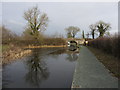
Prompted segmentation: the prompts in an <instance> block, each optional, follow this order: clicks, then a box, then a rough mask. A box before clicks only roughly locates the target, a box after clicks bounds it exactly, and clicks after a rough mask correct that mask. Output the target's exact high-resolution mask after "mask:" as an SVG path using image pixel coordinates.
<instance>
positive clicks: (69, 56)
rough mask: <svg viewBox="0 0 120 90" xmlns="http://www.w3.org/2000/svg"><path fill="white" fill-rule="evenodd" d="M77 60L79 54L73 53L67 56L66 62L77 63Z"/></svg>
mask: <svg viewBox="0 0 120 90" xmlns="http://www.w3.org/2000/svg"><path fill="white" fill-rule="evenodd" d="M77 59H78V54H77V53H75V52H72V53H68V54H67V57H66V60H69V61H76V60H77Z"/></svg>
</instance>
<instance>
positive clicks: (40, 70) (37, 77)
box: [26, 52, 49, 87]
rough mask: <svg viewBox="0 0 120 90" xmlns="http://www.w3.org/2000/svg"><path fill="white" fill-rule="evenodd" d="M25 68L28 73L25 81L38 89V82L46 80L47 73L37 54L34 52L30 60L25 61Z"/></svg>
mask: <svg viewBox="0 0 120 90" xmlns="http://www.w3.org/2000/svg"><path fill="white" fill-rule="evenodd" d="M27 66H28V68H29V72H28V73H27V74H26V81H27V82H29V83H30V84H32V85H34V86H37V87H39V84H40V82H41V81H42V80H45V79H47V78H48V76H49V72H48V70H47V67H46V64H45V62H44V61H43V60H42V59H41V57H40V55H39V53H38V52H34V53H33V55H32V56H31V58H30V60H27Z"/></svg>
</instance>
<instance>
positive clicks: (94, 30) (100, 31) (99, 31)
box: [65, 21, 111, 39]
mask: <svg viewBox="0 0 120 90" xmlns="http://www.w3.org/2000/svg"><path fill="white" fill-rule="evenodd" d="M89 28H90V32H88V33H87V34H86V35H85V31H84V30H83V31H82V38H84V39H85V38H89V36H90V35H92V39H95V35H99V36H98V37H103V36H104V35H105V34H107V35H109V32H108V30H109V29H110V28H111V26H110V24H109V23H105V22H103V21H98V22H97V23H95V24H91V25H89ZM65 31H66V33H67V38H75V36H76V34H77V33H78V32H79V31H80V28H79V27H76V26H69V27H68V28H65ZM85 36H86V37H85Z"/></svg>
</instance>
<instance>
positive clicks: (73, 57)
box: [48, 48, 79, 61]
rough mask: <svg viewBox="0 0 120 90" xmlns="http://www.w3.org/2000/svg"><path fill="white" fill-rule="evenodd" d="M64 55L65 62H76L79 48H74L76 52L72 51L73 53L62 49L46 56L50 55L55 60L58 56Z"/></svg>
mask: <svg viewBox="0 0 120 90" xmlns="http://www.w3.org/2000/svg"><path fill="white" fill-rule="evenodd" d="M64 53H66V54H67V57H66V60H69V61H76V60H77V58H78V53H79V48H76V50H74V51H71V50H69V48H68V49H65V48H64V49H60V50H56V51H54V52H51V53H49V54H48V55H52V57H53V58H57V57H58V55H61V54H64Z"/></svg>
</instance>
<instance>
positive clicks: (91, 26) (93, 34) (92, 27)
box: [89, 24, 96, 39]
mask: <svg viewBox="0 0 120 90" xmlns="http://www.w3.org/2000/svg"><path fill="white" fill-rule="evenodd" d="M89 27H90V29H91V35H92V38H93V39H94V38H95V31H96V25H93V24H91V25H90V26H89Z"/></svg>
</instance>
